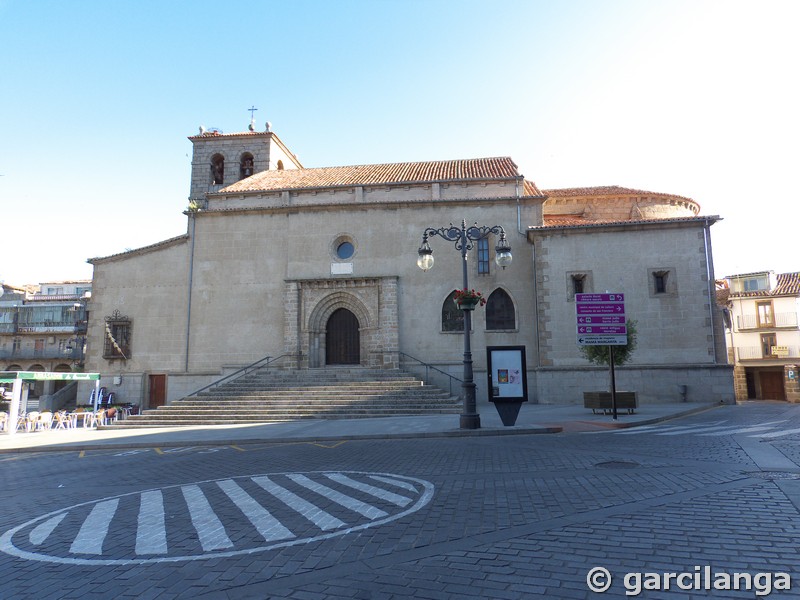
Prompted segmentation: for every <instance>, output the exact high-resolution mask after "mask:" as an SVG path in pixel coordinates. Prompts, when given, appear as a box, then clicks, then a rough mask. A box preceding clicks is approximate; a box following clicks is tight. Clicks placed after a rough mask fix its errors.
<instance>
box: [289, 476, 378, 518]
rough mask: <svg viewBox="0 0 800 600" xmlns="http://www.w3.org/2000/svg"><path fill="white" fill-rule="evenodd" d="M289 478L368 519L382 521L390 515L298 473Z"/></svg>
mask: <svg viewBox="0 0 800 600" xmlns="http://www.w3.org/2000/svg"><path fill="white" fill-rule="evenodd" d="M287 477H288V478H289V479H291V480H292V481H294V482H295V483H299V484H300V485H302V486H303V487H304V488H307V489H309V490H311V491H312V492H316V493H317V494H320V495H321V496H325V497H326V498H327V499H328V500H332V501H333V502H335V503H336V504H339V505H340V506H344V507H345V508H347V509H350V510H352V511H354V512H357V513H358V514H360V515H363V516H365V517H367V518H368V519H380V518H382V517H385V516H386V515H387V514H388V513H386V512H385V511H382V510H381V509H380V508H378V507H376V506H372V505H371V504H367V503H366V502H361V500H358V499H357V498H351V497H350V496H347V495H345V494H342V493H341V492H337V491H336V490H334V489H331V488H329V487H328V486H326V485H322V484H321V483H317V482H316V481H312V480H311V479H309V478H308V477H306V476H305V475H298V474H296V473H293V474H290V475H287Z"/></svg>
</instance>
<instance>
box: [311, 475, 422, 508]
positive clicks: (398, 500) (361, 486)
mask: <svg viewBox="0 0 800 600" xmlns="http://www.w3.org/2000/svg"><path fill="white" fill-rule="evenodd" d="M325 477H327V478H328V479H330V480H331V481H335V482H336V483H340V484H342V485H346V486H347V487H351V488H353V489H355V490H358V491H360V492H364V493H365V494H369V495H370V496H375V497H376V498H380V499H381V500H386V501H387V502H391V503H392V504H394V505H395V506H400V507H405V506H408V505H409V504H411V498H407V497H405V496H401V495H400V494H395V493H393V492H390V491H387V490H384V489H383V488H379V487H375V486H374V485H369V484H368V483H361V482H360V481H356V480H355V479H351V478H350V477H347V476H346V475H342V474H341V473H326V474H325Z"/></svg>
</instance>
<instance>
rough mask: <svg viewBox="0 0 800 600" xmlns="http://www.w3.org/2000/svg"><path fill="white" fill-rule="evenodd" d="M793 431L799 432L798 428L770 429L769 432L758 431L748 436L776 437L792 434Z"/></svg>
mask: <svg viewBox="0 0 800 600" xmlns="http://www.w3.org/2000/svg"><path fill="white" fill-rule="evenodd" d="M794 433H800V428H796V429H784V430H782V431H772V432H770V433H760V434H758V435H751V436H750V437H754V438H777V437H783V436H785V435H792V434H794Z"/></svg>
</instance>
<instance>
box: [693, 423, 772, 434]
mask: <svg viewBox="0 0 800 600" xmlns="http://www.w3.org/2000/svg"><path fill="white" fill-rule="evenodd" d="M770 429H775V427H774V426H773V425H754V426H752V427H741V428H739V429H731V430H729V431H718V432H715V433H701V434H700V435H705V436H719V435H737V434H740V433H755V432H756V431H768V430H770Z"/></svg>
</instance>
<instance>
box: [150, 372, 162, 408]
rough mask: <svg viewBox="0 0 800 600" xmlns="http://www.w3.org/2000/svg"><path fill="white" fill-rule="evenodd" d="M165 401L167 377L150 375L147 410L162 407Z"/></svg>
mask: <svg viewBox="0 0 800 600" xmlns="http://www.w3.org/2000/svg"><path fill="white" fill-rule="evenodd" d="M166 400H167V376H166V375H150V398H149V401H148V403H147V408H157V407H159V406H164V403H165V402H166Z"/></svg>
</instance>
